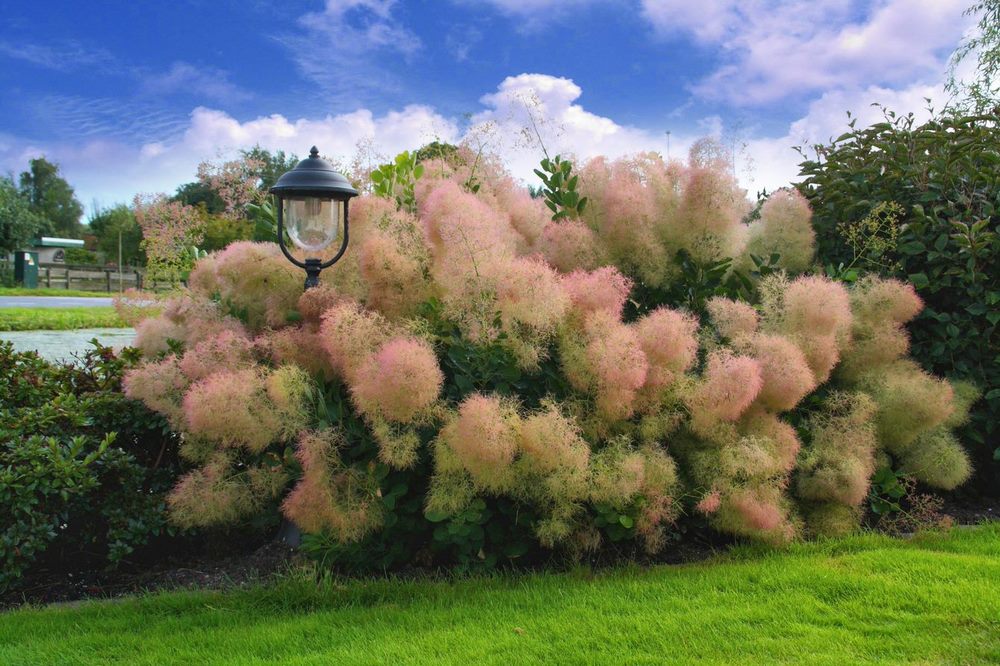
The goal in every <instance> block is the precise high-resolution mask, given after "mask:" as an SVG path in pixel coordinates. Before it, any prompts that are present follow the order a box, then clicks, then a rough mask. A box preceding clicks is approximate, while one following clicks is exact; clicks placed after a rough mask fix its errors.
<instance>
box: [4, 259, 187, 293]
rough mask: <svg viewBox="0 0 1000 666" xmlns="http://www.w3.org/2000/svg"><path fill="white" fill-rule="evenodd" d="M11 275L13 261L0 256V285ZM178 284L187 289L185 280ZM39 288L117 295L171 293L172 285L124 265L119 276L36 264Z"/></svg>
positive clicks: (114, 271)
mask: <svg viewBox="0 0 1000 666" xmlns="http://www.w3.org/2000/svg"><path fill="white" fill-rule="evenodd" d="M13 276H14V262H12V261H8V260H6V259H5V258H3V257H0V278H2V281H0V284H3V283H8V282H9V281H10V280H12V279H13ZM180 284H181V285H183V286H187V281H186V280H181V281H180ZM38 286H39V287H45V288H49V289H52V288H55V289H78V290H80V291H102V292H106V293H109V294H111V293H116V292H118V291H124V290H125V289H131V288H133V287H135V288H136V289H145V290H147V291H158V290H159V291H163V290H170V289H173V288H175V287H176V286H177V283H175V282H166V281H161V280H149V279H148V278H147V276H146V273H145V270H144V269H142V268H136V267H134V266H125V267H123V268H122V270H121V273H120V274H119V272H118V268H117V267H115V266H86V265H82V264H39V265H38Z"/></svg>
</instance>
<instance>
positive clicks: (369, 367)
mask: <svg viewBox="0 0 1000 666" xmlns="http://www.w3.org/2000/svg"><path fill="white" fill-rule="evenodd" d="M443 382H444V375H442V374H441V370H440V369H439V368H438V364H437V357H435V356H434V350H433V349H431V347H430V345H428V344H427V343H426V342H424V341H423V340H417V339H414V338H394V339H392V340H390V341H389V342H386V343H385V344H384V345H382V346H381V347H380V348H379V350H378V351H377V352H376V353H375V354H374V355H373V356H372V357H371V358H369V360H368V361H367V362H366V363H365V364H364V365H363V366H362V367H361V369H360V370H359V371H358V375H357V377H356V379H355V381H354V384H353V386H352V393H353V396H354V400H355V403H356V404H357V405H358V409H359V410H360V411H361V412H362V413H364V414H369V415H372V416H384V417H385V418H387V419H389V420H391V421H396V422H399V423H409V422H411V421H413V419H414V418H415V417H416V416H418V415H419V414H420V412H421V411H423V410H425V409H427V408H428V407H429V406H430V405H431V404H432V403H433V402H434V401H435V400H437V397H438V394H439V393H440V392H441V384H442V383H443Z"/></svg>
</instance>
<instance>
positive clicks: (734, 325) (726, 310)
mask: <svg viewBox="0 0 1000 666" xmlns="http://www.w3.org/2000/svg"><path fill="white" fill-rule="evenodd" d="M705 309H706V310H708V316H709V317H711V319H712V324H713V325H714V326H715V330H717V331H718V332H719V335H721V336H722V337H724V338H728V339H730V340H733V339H736V338H737V337H739V336H741V335H750V334H751V333H756V332H757V327H758V326H759V325H760V316H759V315H758V314H757V311H756V310H755V309H754V308H753V306H752V305H749V304H747V303H742V302H740V301H734V300H732V299H729V298H724V297H722V296H716V297H714V298H711V299H709V301H708V303H706V304H705Z"/></svg>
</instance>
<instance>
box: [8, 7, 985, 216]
mask: <svg viewBox="0 0 1000 666" xmlns="http://www.w3.org/2000/svg"><path fill="white" fill-rule="evenodd" d="M969 2H970V0H812V1H811V2H801V1H797V0H769V1H764V0H701V1H700V2H690V1H689V0H559V1H558V2H557V1H554V0H398V1H392V0H327V1H326V2H322V1H304V0H300V1H292V2H288V1H286V2H281V3H279V2H273V1H270V0H255V1H253V2H236V1H222V0H186V1H178V2H143V3H136V2H113V1H112V0H94V1H92V2H86V3H81V2H68V1H67V2H57V1H49V2H40V1H37V0H36V1H33V2H32V1H19V0H8V1H7V2H5V3H4V12H3V14H2V16H0V91H2V94H0V170H3V171H13V172H18V171H20V170H22V169H24V167H25V166H26V164H27V160H28V159H29V158H30V157H32V156H35V155H39V154H44V155H46V156H47V157H49V159H52V160H55V161H57V162H59V163H60V164H61V165H62V167H63V169H64V171H65V173H66V176H67V177H68V179H69V180H70V182H71V184H73V185H74V186H75V187H76V188H77V191H78V194H79V196H80V198H81V200H82V201H83V202H84V203H85V204H87V205H88V206H89V205H90V204H91V202H92V201H95V200H96V201H98V202H100V203H102V204H105V205H107V204H111V203H114V202H116V201H127V200H129V199H131V196H132V195H133V194H135V193H136V192H153V191H172V190H173V189H174V188H175V187H176V186H177V185H178V184H180V183H182V182H185V181H188V180H192V179H193V178H194V174H195V169H196V166H197V164H198V162H199V161H201V160H205V159H217V158H219V157H224V156H226V155H228V154H231V153H232V151H234V150H235V149H237V148H240V147H246V146H250V145H253V144H254V143H260V144H261V145H264V146H266V147H269V148H282V149H285V150H291V151H294V152H297V153H299V154H303V153H305V152H306V151H307V150H308V147H309V145H311V144H312V143H317V144H319V145H320V147H321V148H322V149H323V152H324V153H325V154H328V155H332V156H340V157H342V158H344V159H345V160H349V159H350V157H351V155H352V154H354V153H355V152H356V146H357V144H358V143H359V142H363V143H364V142H366V141H367V142H370V143H372V144H373V146H374V150H375V151H376V152H378V153H382V154H386V155H388V154H392V153H394V152H397V151H399V150H402V149H405V148H413V147H416V146H418V145H420V144H421V143H425V142H426V141H429V140H432V139H434V138H441V139H445V140H450V141H461V140H468V141H473V142H486V143H487V144H488V146H489V147H490V149H492V150H495V151H496V152H498V153H500V154H501V155H502V156H503V157H504V158H505V159H506V160H507V161H508V163H509V164H510V166H511V168H512V170H513V171H514V172H515V173H517V174H521V175H525V176H527V175H528V174H530V166H531V164H532V163H533V162H535V161H537V159H538V156H539V152H540V151H539V149H538V147H537V146H536V145H529V143H530V142H526V141H525V140H524V139H523V137H522V136H521V132H520V130H521V129H522V128H523V127H524V126H525V125H526V124H527V116H526V115H525V104H526V103H527V104H528V106H529V107H530V108H531V109H533V112H534V113H535V114H536V116H537V117H538V118H540V119H543V120H544V122H543V123H542V131H543V135H544V139H545V142H546V145H547V146H548V147H549V148H550V149H551V150H556V151H561V152H572V153H575V154H576V155H577V156H579V157H580V158H586V157H589V156H592V155H594V154H600V153H603V154H612V155H618V154H626V153H631V152H636V151H638V150H659V151H660V152H662V153H666V152H667V134H666V132H668V131H669V132H670V144H671V145H670V151H671V154H672V156H674V157H677V156H683V154H684V151H685V150H686V148H687V146H688V145H690V143H691V142H693V141H694V140H695V139H696V138H697V137H699V136H703V135H705V134H713V133H714V134H719V135H721V136H722V137H723V139H724V140H725V141H727V142H729V143H730V145H733V146H737V147H740V150H739V151H738V152H739V154H740V158H739V170H740V176H741V179H743V180H744V183H745V185H746V186H747V187H748V189H751V190H753V189H755V188H760V187H764V186H766V187H770V188H773V187H776V186H779V185H781V184H783V183H787V182H788V180H789V179H791V178H792V177H793V176H794V174H795V162H796V161H797V158H796V155H795V153H794V152H793V151H791V149H790V148H791V146H792V145H795V144H797V143H801V142H802V141H820V140H823V139H826V138H828V137H829V136H831V135H834V134H838V133H839V132H840V131H841V129H842V128H843V123H844V112H845V111H846V110H847V109H852V110H854V111H855V112H860V113H862V114H868V115H869V116H870V115H871V114H872V113H873V111H872V110H871V109H870V107H869V106H868V105H869V104H870V103H871V102H873V101H878V102H883V103H887V104H890V105H891V106H893V107H894V108H896V109H897V110H901V111H909V110H914V111H919V110H920V109H921V108H922V107H923V106H924V103H923V101H922V100H923V98H924V97H933V98H935V99H938V100H940V99H941V91H940V85H941V82H942V80H943V78H944V73H945V64H946V61H947V57H948V55H949V54H950V53H951V51H952V50H953V49H954V47H955V46H956V44H957V43H958V42H959V40H960V39H961V37H962V34H963V32H964V31H965V30H967V29H968V28H969V26H970V24H971V23H972V22H973V21H972V19H970V18H968V17H963V16H962V10H963V9H965V7H966V6H967V5H968V4H969Z"/></svg>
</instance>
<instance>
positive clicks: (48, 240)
mask: <svg viewBox="0 0 1000 666" xmlns="http://www.w3.org/2000/svg"><path fill="white" fill-rule="evenodd" d="M32 245H34V246H35V247H83V241H82V240H76V239H75V238H53V237H51V236H42V237H41V238H40V239H39V240H38V241H35V242H34V243H32Z"/></svg>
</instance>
